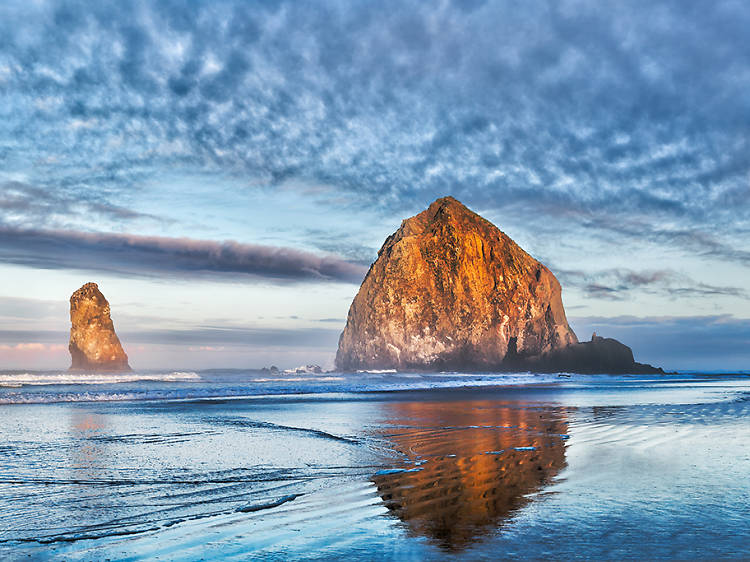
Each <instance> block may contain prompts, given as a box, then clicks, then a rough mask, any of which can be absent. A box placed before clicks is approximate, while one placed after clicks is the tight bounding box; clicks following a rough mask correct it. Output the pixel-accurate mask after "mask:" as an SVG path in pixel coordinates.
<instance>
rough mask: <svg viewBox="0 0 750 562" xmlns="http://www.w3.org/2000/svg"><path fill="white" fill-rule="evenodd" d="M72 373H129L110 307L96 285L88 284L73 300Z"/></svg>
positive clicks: (71, 310)
mask: <svg viewBox="0 0 750 562" xmlns="http://www.w3.org/2000/svg"><path fill="white" fill-rule="evenodd" d="M70 323H71V326H70V344H69V345H68V349H69V350H70V355H71V358H72V360H73V361H72V364H71V366H70V368H71V369H80V370H86V371H129V370H130V366H129V365H128V356H127V355H126V354H125V352H124V351H123V349H122V345H121V344H120V340H119V339H118V337H117V334H115V327H114V325H113V324H112V318H110V312H109V303H108V302H107V299H105V298H104V295H102V294H101V292H100V291H99V287H98V286H97V285H96V283H86V284H85V285H84V286H83V287H81V288H80V289H78V290H77V291H76V292H75V293H73V295H72V296H71V297H70Z"/></svg>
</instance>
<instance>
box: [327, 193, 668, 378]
mask: <svg viewBox="0 0 750 562" xmlns="http://www.w3.org/2000/svg"><path fill="white" fill-rule="evenodd" d="M336 367H337V368H338V369H341V370H344V371H354V370H358V369H398V370H471V371H501V372H502V371H518V370H528V371H533V372H558V371H568V372H579V373H662V372H663V371H662V370H661V369H659V368H656V367H652V366H651V365H644V364H641V363H637V362H636V361H635V360H634V358H633V352H632V350H631V349H630V348H629V347H627V346H626V345H624V344H622V343H620V342H618V341H617V340H614V339H610V338H601V337H597V336H596V334H594V336H593V337H592V339H591V341H589V342H585V343H579V341H578V338H577V337H576V335H575V333H574V332H573V330H572V329H571V328H570V326H569V325H568V321H567V319H566V316H565V310H564V308H563V304H562V298H561V287H560V283H559V282H558V280H557V279H556V278H555V276H554V275H553V274H552V272H551V271H550V270H549V269H547V268H546V267H545V266H544V265H543V264H541V263H540V262H538V261H537V260H535V259H534V258H532V257H531V256H530V255H529V254H527V253H526V252H525V251H524V250H523V249H521V248H520V247H519V246H518V245H517V244H516V243H515V242H514V241H513V240H511V239H510V238H509V237H508V236H507V235H506V234H505V233H503V232H502V231H500V229H498V228H497V227H496V226H495V225H493V224H492V223H490V222H489V221H487V220H485V219H484V218H482V217H480V216H479V215H477V214H476V213H474V212H472V211H470V210H469V209H467V208H466V207H465V206H464V205H463V204H461V203H460V202H459V201H457V200H456V199H454V198H452V197H443V198H441V199H438V200H436V201H435V202H434V203H432V204H431V205H430V206H429V208H428V209H427V210H425V211H423V212H421V213H419V214H418V215H416V216H414V217H411V218H409V219H407V220H405V221H403V222H402V224H401V227H400V228H399V229H398V230H397V231H396V232H395V233H394V234H392V235H391V236H389V237H388V238H387V239H386V241H385V243H384V244H383V247H382V248H381V249H380V251H379V253H378V258H377V260H376V261H375V263H373V264H372V266H371V267H370V270H369V271H368V273H367V276H366V277H365V279H364V281H363V282H362V285H361V287H360V289H359V292H358V293H357V296H356V297H355V298H354V301H353V302H352V305H351V307H350V309H349V315H348V318H347V322H346V327H345V328H344V331H343V333H342V334H341V337H340V339H339V347H338V352H337V354H336Z"/></svg>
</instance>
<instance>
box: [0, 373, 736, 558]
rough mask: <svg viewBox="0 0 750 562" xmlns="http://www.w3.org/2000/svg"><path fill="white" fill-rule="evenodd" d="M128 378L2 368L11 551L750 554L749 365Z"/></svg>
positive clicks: (4, 511) (5, 548) (6, 549)
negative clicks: (637, 370) (738, 371)
mask: <svg viewBox="0 0 750 562" xmlns="http://www.w3.org/2000/svg"><path fill="white" fill-rule="evenodd" d="M63 376H66V377H69V378H67V379H61V378H60V377H63ZM128 376H129V377H130V378H128V379H124V380H119V381H118V382H110V381H111V380H112V379H110V380H107V379H104V380H97V381H92V380H85V379H82V378H80V377H79V378H75V376H73V375H68V374H63V373H59V374H57V373H20V372H13V373H11V372H5V373H2V374H0V383H2V384H3V386H2V387H0V401H2V404H1V405H0V411H2V419H3V424H2V427H1V429H0V436H1V437H0V515H1V516H2V519H3V523H4V524H3V528H2V529H1V530H0V557H2V558H3V559H8V560H14V559H28V558H29V557H31V558H32V559H44V558H59V559H68V560H103V559H118V560H119V559H169V560H195V559H248V558H257V559H264V560H267V559H278V560H286V559H290V558H302V559H332V558H347V559H362V560H372V559H382V560H391V559H398V560H426V559H430V560H435V559H443V558H445V559H448V558H451V559H453V558H455V557H458V558H463V559H471V560H476V559H497V558H510V559H529V558H531V559H540V558H555V559H569V558H576V557H579V556H585V557H586V558H593V559H621V558H641V559H707V558H747V557H748V556H750V545H748V543H747V541H746V536H747V534H748V531H750V501H748V499H749V498H750V481H748V478H747V475H748V474H750V444H748V441H747V435H748V430H750V416H749V414H750V377H748V376H746V375H734V376H729V375H706V374H680V375H669V376H618V377H613V376H604V375H601V376H597V375H589V376H587V375H572V376H570V377H559V376H557V375H545V376H534V375H528V374H524V373H519V374H517V375H479V374H464V375H462V374H445V373H443V374H440V373H435V374H431V375H430V374H425V375H414V374H397V375H392V374H372V375H366V374H361V375H360V376H359V377H358V376H357V375H340V374H321V375H315V376H313V375H299V376H277V377H275V378H274V379H273V380H272V379H271V378H270V377H268V376H267V375H264V374H262V373H259V372H241V371H232V372H216V371H214V372H207V373H206V372H189V371H175V372H173V373H150V374H148V373H147V374H138V373H136V374H133V375H128ZM45 377H47V378H45ZM56 377H57V378H56ZM70 377H72V378H70ZM292 379H296V380H292ZM55 382H61V383H62V384H52V383H55Z"/></svg>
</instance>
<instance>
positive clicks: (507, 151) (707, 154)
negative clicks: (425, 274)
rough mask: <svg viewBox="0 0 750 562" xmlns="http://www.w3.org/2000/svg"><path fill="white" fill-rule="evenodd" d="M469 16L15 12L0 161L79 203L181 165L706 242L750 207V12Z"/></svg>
mask: <svg viewBox="0 0 750 562" xmlns="http://www.w3.org/2000/svg"><path fill="white" fill-rule="evenodd" d="M472 7H473V9H466V6H465V5H464V3H463V2H441V3H423V2H408V1H407V2H395V1H394V2H385V3H379V4H377V5H369V4H366V3H350V2H337V1H328V2H316V3H313V4H309V3H300V2H291V1H290V2H283V1H281V2H273V3H263V4H254V5H252V6H248V5H247V4H246V3H244V2H238V1H218V2H181V1H170V2H148V1H146V2H142V3H139V4H138V6H137V7H135V6H133V5H129V4H123V3H120V2H97V3H92V2H84V1H67V2H56V3H49V4H46V3H38V4H37V3H27V4H17V3H14V4H13V8H12V9H11V8H8V7H6V8H5V9H4V10H3V13H2V14H1V15H2V18H0V20H1V21H2V23H0V35H2V37H3V40H2V45H1V46H2V53H3V54H2V56H1V57H0V68H2V69H3V71H2V73H0V80H2V82H1V83H0V85H1V87H2V89H3V90H2V91H3V96H4V101H5V102H6V104H5V106H6V109H5V110H2V111H3V115H2V116H3V118H4V120H5V124H4V125H2V128H1V129H0V133H2V138H4V139H14V140H13V144H12V145H9V144H8V143H9V141H7V140H6V141H5V143H6V148H10V149H11V150H12V154H9V153H8V152H0V154H5V156H4V157H3V158H4V161H5V162H6V163H11V164H15V163H18V162H16V160H19V161H24V158H28V159H31V158H33V159H34V161H35V162H39V163H40V165H39V166H37V167H36V168H35V172H34V175H35V176H39V177H40V178H41V177H43V178H44V179H45V180H50V179H52V177H53V176H54V177H56V179H57V181H58V182H60V183H61V184H63V185H67V186H69V187H70V188H71V189H83V188H84V187H92V186H95V187H94V188H95V189H105V188H106V189H115V188H117V189H124V188H125V187H127V188H128V189H136V188H137V187H136V186H137V185H138V184H139V182H140V180H142V179H143V178H147V177H149V176H151V175H153V174H154V173H155V172H156V171H158V170H160V169H163V168H164V167H165V166H172V167H174V166H176V167H182V168H186V169H192V168H196V167H197V168H200V169H203V170H213V171H219V170H220V171H227V170H229V171H230V172H231V173H236V174H238V175H240V176H242V177H253V178H262V179H264V181H266V182H268V183H270V184H276V185H279V184H281V183H283V182H284V181H286V180H288V179H290V178H295V179H300V180H309V181H311V182H316V183H317V182H322V183H325V184H327V185H331V186H334V188H335V189H336V190H337V191H339V192H341V193H347V194H350V195H353V196H354V199H352V201H353V202H354V204H358V205H368V206H373V205H374V206H376V207H379V208H382V209H387V210H394V209H397V210H404V209H411V208H413V207H414V206H415V205H420V206H421V205H423V204H424V203H425V201H426V200H429V199H432V198H434V196H435V195H436V194H443V193H445V192H447V191H450V192H453V193H454V194H455V195H457V196H458V197H459V198H461V199H464V200H466V201H467V202H469V203H473V204H479V203H482V202H486V204H487V205H488V207H487V208H490V207H492V208H496V209H502V208H506V206H507V205H514V204H517V203H518V202H520V201H525V202H526V204H528V205H533V206H535V207H537V208H545V207H547V209H548V210H551V209H552V208H553V207H554V204H555V202H556V201H557V202H561V203H563V204H565V205H569V206H570V207H571V208H573V209H579V210H584V211H585V212H590V213H592V214H594V215H595V216H599V213H600V211H602V210H605V211H613V210H616V209H617V208H620V209H621V210H622V211H630V210H633V209H634V210H636V211H638V213H642V214H643V215H645V216H650V217H663V216H669V217H673V218H678V217H681V218H685V219H688V220H691V221H696V222H700V223H702V224H709V222H708V221H709V220H710V219H711V218H716V217H719V216H724V217H726V216H728V215H730V214H731V209H729V208H728V207H727V203H728V202H732V203H734V204H735V205H740V206H741V207H742V208H743V209H747V205H748V198H747V197H746V195H745V193H746V190H744V189H743V187H746V185H747V172H748V169H749V166H750V156H748V154H750V151H748V139H747V136H746V134H745V132H746V130H747V126H748V124H750V107H748V104H747V97H746V95H745V94H746V91H747V89H748V85H750V84H749V83H750V77H748V75H747V73H745V72H743V71H742V69H744V68H747V66H748V62H750V59H749V57H750V55H748V50H747V49H744V48H743V46H747V44H748V41H749V40H748V39H747V34H746V33H745V30H746V29H747V25H748V23H750V9H748V8H747V7H746V6H744V5H742V4H741V3H736V2H729V1H726V2H715V3H711V4H710V5H706V4H703V5H698V4H696V5H692V6H690V7H688V8H686V7H685V5H684V2H681V1H679V0H672V1H666V2H660V3H658V4H653V3H651V2H645V1H642V2H641V1H638V2H634V3H632V2H631V3H628V4H623V5H619V6H615V7H608V9H604V8H603V7H602V5H601V3H600V2H596V1H594V0H588V1H587V0H583V1H576V2H559V3H555V4H544V3H543V4H536V3H533V4H532V3H527V4H523V5H518V3H515V2H487V3H478V4H474V5H473V6H472ZM23 154H27V155H28V156H27V157H24V156H23ZM50 158H57V160H56V162H58V163H57V164H50V163H48V162H50V160H49V159H50ZM59 162H65V165H62V166H61V165H60V164H59ZM540 190H541V191H542V192H543V194H544V197H543V198H542V199H535V197H534V196H535V194H536V193H538V192H539V191H540ZM535 201H536V203H535ZM549 205H552V207H549ZM563 211H564V209H563ZM547 214H550V213H547ZM744 220H745V222H746V219H744Z"/></svg>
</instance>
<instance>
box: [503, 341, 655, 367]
mask: <svg viewBox="0 0 750 562" xmlns="http://www.w3.org/2000/svg"><path fill="white" fill-rule="evenodd" d="M503 370H524V371H533V372H536V373H558V372H570V373H591V374H595V373H608V374H626V373H627V374H664V371H663V370H662V369H661V368H659V367H653V366H651V365H647V364H644V363H638V362H637V361H635V359H634V358H633V350H632V349H630V348H629V347H628V346H627V345H625V344H623V343H621V342H619V341H617V340H616V339H612V338H602V337H599V336H597V335H596V334H594V335H593V337H592V338H591V341H587V342H580V343H577V344H574V345H569V346H567V347H564V348H561V349H556V350H554V351H552V352H550V353H546V354H544V355H542V356H539V357H528V358H517V359H515V360H514V359H513V358H510V357H509V358H507V359H506V361H505V364H504V366H503Z"/></svg>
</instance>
